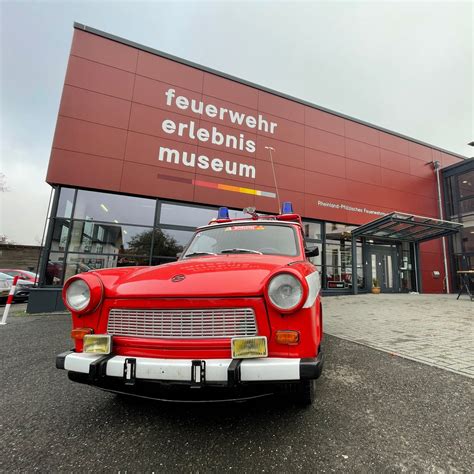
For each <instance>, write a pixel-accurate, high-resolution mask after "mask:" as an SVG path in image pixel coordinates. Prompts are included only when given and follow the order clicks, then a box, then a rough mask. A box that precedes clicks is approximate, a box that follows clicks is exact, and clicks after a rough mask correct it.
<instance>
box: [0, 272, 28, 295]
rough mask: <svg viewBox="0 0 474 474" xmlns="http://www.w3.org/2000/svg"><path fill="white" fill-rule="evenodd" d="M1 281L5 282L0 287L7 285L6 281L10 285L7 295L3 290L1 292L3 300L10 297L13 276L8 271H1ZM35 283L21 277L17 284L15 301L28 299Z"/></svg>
mask: <svg viewBox="0 0 474 474" xmlns="http://www.w3.org/2000/svg"><path fill="white" fill-rule="evenodd" d="M0 281H1V282H3V283H2V284H1V285H0V287H1V286H3V287H5V283H6V284H7V285H8V289H7V291H6V295H3V292H2V293H0V297H1V298H2V300H6V299H7V297H8V293H9V292H10V288H11V286H12V284H13V277H12V276H11V275H8V274H7V273H3V272H0ZM34 285H35V284H34V283H33V282H32V281H28V280H22V279H19V280H18V282H17V284H16V289H15V295H14V296H13V301H26V300H27V299H28V297H29V296H30V290H31V288H33V286H34ZM2 302H4V301H2Z"/></svg>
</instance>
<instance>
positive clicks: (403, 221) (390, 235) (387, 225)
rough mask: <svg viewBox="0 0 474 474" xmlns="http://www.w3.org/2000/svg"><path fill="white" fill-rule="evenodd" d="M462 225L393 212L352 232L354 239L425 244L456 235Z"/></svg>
mask: <svg viewBox="0 0 474 474" xmlns="http://www.w3.org/2000/svg"><path fill="white" fill-rule="evenodd" d="M461 227H462V224H460V223H458V222H451V221H443V220H440V219H433V218H432V217H422V216H416V215H414V214H404V213H403V212H392V213H390V214H387V215H386V216H383V217H381V218H379V219H376V220H374V221H372V222H369V223H367V224H364V225H361V226H359V227H357V229H354V230H353V231H352V238H353V239H354V238H357V237H368V238H372V239H380V240H389V241H397V242H417V243H421V242H425V241H426V240H431V239H437V238H438V237H445V236H446V235H450V234H455V233H456V232H458V231H459V230H460V228H461Z"/></svg>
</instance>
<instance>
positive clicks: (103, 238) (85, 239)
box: [69, 221, 153, 255]
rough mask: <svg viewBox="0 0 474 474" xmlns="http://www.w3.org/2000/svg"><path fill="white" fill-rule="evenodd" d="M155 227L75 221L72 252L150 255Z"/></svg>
mask: <svg viewBox="0 0 474 474" xmlns="http://www.w3.org/2000/svg"><path fill="white" fill-rule="evenodd" d="M152 234H153V229H152V228H149V227H138V226H129V225H118V224H117V225H115V224H98V223H94V222H90V221H74V225H73V228H72V233H71V242H70V244H69V251H70V252H89V253H110V254H119V253H131V254H137V255H149V254H150V250H151V238H152Z"/></svg>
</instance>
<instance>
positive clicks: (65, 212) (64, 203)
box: [56, 188, 75, 218]
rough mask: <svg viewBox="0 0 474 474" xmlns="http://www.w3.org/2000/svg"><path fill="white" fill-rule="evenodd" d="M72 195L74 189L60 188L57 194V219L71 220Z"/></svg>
mask: <svg viewBox="0 0 474 474" xmlns="http://www.w3.org/2000/svg"><path fill="white" fill-rule="evenodd" d="M74 193H75V190H74V189H71V188H61V190H60V194H59V203H58V210H57V212H56V216H57V217H67V218H71V215H72V206H73V202H74Z"/></svg>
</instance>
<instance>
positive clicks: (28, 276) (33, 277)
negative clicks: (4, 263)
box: [0, 268, 38, 283]
mask: <svg viewBox="0 0 474 474" xmlns="http://www.w3.org/2000/svg"><path fill="white" fill-rule="evenodd" d="M0 272H2V273H6V274H7V275H10V276H12V277H16V276H18V277H20V280H25V281H31V282H33V283H38V274H37V273H33V272H30V271H28V270H17V269H16V268H6V269H4V268H1V269H0Z"/></svg>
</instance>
